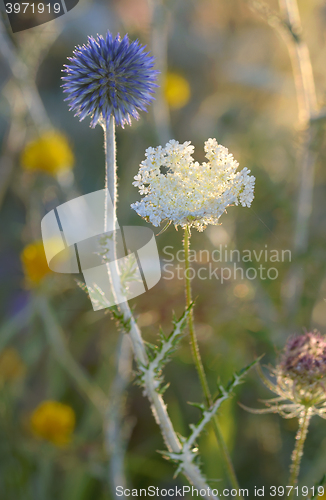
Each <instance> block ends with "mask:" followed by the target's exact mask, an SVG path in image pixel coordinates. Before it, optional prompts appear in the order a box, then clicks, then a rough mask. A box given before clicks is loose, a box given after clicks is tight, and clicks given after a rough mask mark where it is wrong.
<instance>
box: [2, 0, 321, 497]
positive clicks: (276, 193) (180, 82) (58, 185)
mask: <svg viewBox="0 0 326 500" xmlns="http://www.w3.org/2000/svg"><path fill="white" fill-rule="evenodd" d="M268 5H269V7H270V8H271V9H275V11H277V12H278V10H279V8H278V4H277V2H275V1H270V2H269V4H268ZM2 9H3V7H2ZM299 9H300V13H301V17H302V24H303V33H304V37H305V40H306V41H307V44H308V47H309V51H310V57H311V61H312V65H313V70H314V77H315V83H316V89H317V98H318V102H319V104H320V106H322V105H323V100H324V93H325V89H326V65H325V64H324V61H325V58H326V44H325V26H326V6H325V3H324V2H323V1H319V0H310V1H306V0H301V1H299ZM2 22H3V26H2V28H1V29H2V35H1V36H2V40H1V47H0V86H1V100H0V144H1V155H2V156H1V160H0V161H1V163H0V204H1V206H0V210H1V212H0V278H1V289H0V294H1V295H0V297H1V301H0V318H1V327H0V349H1V353H0V498H1V500H20V499H24V500H29V499H33V500H56V499H60V500H94V499H96V500H104V499H109V498H113V493H112V487H111V486H112V483H111V486H110V480H109V479H108V472H107V470H108V469H107V467H108V464H109V463H110V456H108V454H107V453H106V451H105V447H104V444H103V434H102V423H101V419H100V417H99V414H98V412H97V410H96V409H95V408H94V407H93V406H92V405H91V404H90V403H89V401H88V400H87V399H85V398H84V397H83V395H82V394H80V392H79V391H78V389H77V387H76V385H75V384H74V381H73V380H72V379H71V377H70V376H69V373H67V371H66V370H64V368H63V367H62V366H61V364H60V362H59V361H60V360H58V359H57V356H56V354H55V351H54V350H53V349H52V348H51V345H50V342H49V341H48V336H47V334H46V330H47V326H46V320H44V318H41V317H40V315H39V314H38V310H37V307H36V305H35V303H36V302H37V300H38V297H39V296H42V297H43V298H45V299H46V300H47V301H48V302H49V303H50V304H51V305H52V309H53V311H55V320H56V325H57V326H58V325H59V327H60V328H62V331H63V335H64V336H65V338H66V341H67V344H68V346H69V350H70V352H71V353H72V355H73V357H74V358H75V359H76V360H77V361H78V363H79V364H80V365H81V366H82V367H83V369H84V370H85V372H86V373H87V374H88V375H89V377H90V378H91V379H92V380H93V381H95V382H96V383H97V384H98V385H99V386H100V387H101V388H102V389H103V391H104V392H105V393H106V394H107V395H108V397H110V394H111V392H110V391H111V386H112V381H113V380H114V377H115V370H116V362H117V354H116V349H117V343H118V338H119V336H118V331H117V328H116V326H115V323H114V321H112V320H111V319H110V316H109V315H107V314H105V312H103V311H99V312H94V311H93V310H92V308H91V303H90V301H89V299H88V297H87V296H86V294H85V293H84V292H83V291H82V290H81V289H80V288H79V287H78V285H77V283H76V276H68V275H66V276H64V275H56V274H54V273H51V272H47V269H46V268H45V270H44V275H45V276H44V278H43V279H40V282H39V283H37V284H36V283H31V282H30V280H28V271H26V267H25V271H24V267H23V264H22V260H21V255H22V252H24V249H25V250H26V248H27V247H28V245H31V244H32V245H34V244H35V242H37V241H38V240H40V239H41V228H40V221H41V218H42V217H43V216H44V215H45V213H47V212H48V211H49V210H51V209H52V208H54V207H55V206H57V205H59V204H60V203H62V202H64V201H66V200H69V199H72V198H74V197H76V196H77V195H78V194H83V193H88V192H92V191H94V190H97V189H102V188H103V185H104V150H103V133H102V130H101V128H100V127H97V128H96V129H95V130H92V129H90V128H89V120H88V119H85V121H84V122H82V123H79V121H78V120H77V119H76V118H74V116H73V114H72V113H70V112H69V111H68V106H67V104H66V103H65V102H64V95H63V93H62V89H61V87H60V86H61V76H62V72H61V71H62V68H63V65H64V64H65V63H66V58H67V57H68V56H70V55H71V54H72V51H73V49H74V47H75V45H78V44H83V43H85V42H86V40H87V36H88V35H93V36H95V35H96V34H97V33H99V34H103V35H104V34H105V33H106V31H107V30H108V29H109V30H110V31H112V33H113V34H116V33H117V32H120V33H121V34H122V35H124V34H125V33H128V34H129V36H130V38H131V39H135V38H138V39H139V40H140V41H141V43H143V44H146V45H147V46H148V48H149V49H150V50H152V51H153V52H154V55H155V57H156V58H157V60H158V69H159V70H160V71H161V75H160V85H161V88H160V90H159V91H158V93H157V101H156V103H155V104H154V105H153V106H152V107H150V109H149V112H148V113H147V114H146V113H142V115H141V118H140V120H139V121H138V122H135V121H134V122H133V125H132V126H131V127H126V128H125V129H124V130H122V129H118V130H117V151H118V152H117V155H118V176H119V207H118V218H119V222H120V225H128V224H129V225H130V224H135V225H137V224H143V225H146V223H145V222H144V221H142V220H140V219H139V217H138V216H137V215H136V214H135V212H133V211H132V210H131V209H130V204H131V203H132V202H134V201H136V200H137V199H139V198H138V193H137V190H136V189H135V188H134V187H133V186H132V184H131V183H132V181H133V177H134V175H136V173H137V171H138V166H139V163H140V162H141V161H142V160H143V158H144V152H145V149H146V148H147V147H149V146H153V147H155V146H158V145H159V144H163V143H164V142H165V141H167V140H168V139H170V138H175V139H176V140H178V141H180V142H183V141H191V142H192V144H194V145H195V147H196V151H195V159H196V160H198V161H203V160H204V152H203V143H204V141H205V140H207V138H209V137H215V138H216V139H217V141H218V142H219V143H221V144H223V145H224V146H226V147H228V148H229V151H230V152H231V153H232V154H234V156H235V158H236V160H238V161H239V163H240V168H243V167H247V168H249V169H250V170H251V171H252V173H253V175H255V177H256V189H255V200H254V202H253V204H252V208H251V209H242V208H239V207H230V208H229V209H228V213H227V214H224V215H223V216H222V218H221V226H217V227H209V228H208V229H207V230H206V231H205V232H204V233H197V232H196V231H193V234H192V248H194V249H195V250H197V251H198V252H199V251H200V250H203V249H208V250H209V251H210V252H212V251H213V250H214V249H218V248H219V245H220V244H222V245H228V249H239V250H240V251H244V250H251V251H253V250H255V251H256V252H257V253H259V252H260V251H261V250H265V248H268V249H269V250H279V251H282V250H286V249H289V250H291V251H292V250H293V248H294V243H293V238H294V231H295V219H296V212H297V199H298V190H299V182H300V181H299V178H300V136H301V134H302V132H300V130H299V126H298V109H297V100H296V94H295V85H294V79H293V73H292V68H291V61H290V58H289V53H288V50H287V47H286V44H285V43H284V40H282V39H281V37H279V36H278V33H277V32H276V31H275V30H274V29H273V27H271V26H270V25H268V23H267V22H265V21H264V20H263V19H261V17H260V16H259V15H257V13H255V12H253V11H252V10H251V9H250V6H249V5H248V2H245V1H244V0H228V1H225V0H200V1H199V0H176V1H174V2H172V1H166V2H163V3H156V2H155V1H154V0H153V2H147V1H146V0H108V1H106V2H102V1H94V2H88V3H86V2H81V3H80V4H79V5H78V6H77V7H76V8H74V9H73V10H72V11H70V12H69V13H68V14H66V15H65V16H63V17H62V18H60V19H58V20H56V21H52V22H50V23H48V24H46V25H43V26H40V27H38V28H34V29H30V30H27V31H24V32H21V33H17V34H14V35H13V34H12V33H11V31H10V28H9V27H8V24H7V21H6V19H5V14H4V12H3V11H2ZM3 40H6V44H4V43H3ZM38 99H40V101H38ZM50 125H51V126H52V127H54V128H55V129H57V130H58V131H60V132H62V133H63V134H65V136H66V137H67V140H68V142H69V147H70V148H71V149H72V151H73V154H74V162H73V163H74V166H73V169H71V170H70V169H69V170H68V171H66V172H65V173H64V174H62V175H61V176H55V175H51V174H50V173H49V172H46V171H45V172H41V171H37V170H35V171H34V170H33V169H32V168H30V169H28V168H26V167H25V168H24V165H23V161H22V152H23V151H24V150H25V148H26V147H27V146H28V145H29V144H30V143H31V141H35V140H37V139H38V138H39V137H42V134H43V133H44V131H45V130H47V129H48V127H49V126H50ZM324 127H325V124H324V120H323V118H322V117H321V118H320V119H319V120H317V121H315V122H314V123H313V124H312V125H311V127H310V131H311V134H312V135H313V140H312V141H311V143H310V150H311V151H312V154H313V158H314V162H315V178H314V190H313V211H312V215H311V217H310V219H309V238H308V240H307V245H306V248H305V249H304V251H302V252H301V253H300V254H298V255H295V254H294V253H293V252H292V262H289V261H288V259H286V261H285V262H283V263H282V262H276V263H273V264H268V265H271V267H276V268H277V270H278V277H277V279H275V280H268V279H266V280H260V279H259V278H257V279H255V280H246V279H244V280H240V279H236V280H234V279H230V280H227V281H226V282H225V283H223V284H222V283H221V282H220V280H216V279H211V280H200V279H198V277H197V278H196V279H194V280H193V293H194V297H196V308H195V322H196V324H197V329H198V339H199V344H200V349H201V353H202V357H203V362H204V365H205V368H206V372H207V376H208V379H209V384H210V387H211V390H212V392H213V393H214V392H215V391H217V381H221V382H222V383H224V384H225V383H226V382H227V381H228V380H229V378H230V377H231V375H232V373H233V372H234V371H235V370H239V369H241V368H242V367H243V366H244V365H246V364H248V363H249V362H251V361H252V360H253V359H254V357H255V356H257V355H261V354H265V356H264V360H263V364H269V363H271V364H275V360H276V358H277V353H278V351H279V350H280V348H282V346H283V345H284V344H285V342H286V339H287V337H288V336H289V335H291V334H294V333H301V332H302V331H303V330H304V329H308V330H309V329H311V328H317V329H319V330H320V331H321V332H322V333H324V332H325V326H326V314H325V312H326V304H325V298H326V295H325V293H326V266H325V258H324V249H325V239H326V237H325V234H326V232H325V224H326V222H325V221H326V218H325V208H326V205H325V197H326V175H325V169H324V163H325V155H326V142H325V133H324ZM298 158H299V160H298ZM67 166H68V167H72V165H67ZM155 232H156V233H157V232H158V230H156V231H155ZM157 244H158V247H159V250H160V255H161V257H162V265H163V264H164V262H163V259H164V257H165V254H164V252H163V248H164V247H165V246H166V245H171V246H173V247H174V250H173V252H174V253H176V251H177V250H179V249H181V248H182V231H180V230H179V231H175V229H174V228H172V227H169V229H168V230H167V231H166V232H164V233H163V234H162V235H160V236H158V237H157ZM266 245H267V247H266ZM33 248H34V247H32V249H33ZM170 251H171V250H170ZM23 255H24V254H23ZM29 262H30V261H29ZM38 262H39V261H38ZM175 263H176V262H175ZM30 265H31V266H32V268H33V265H34V266H35V265H36V267H37V264H35V263H34V264H33V263H32V264H30ZM39 265H41V264H39ZM193 265H194V268H195V269H198V267H202V266H205V265H206V266H207V263H206V264H205V263H194V264H193ZM242 265H243V266H244V268H245V266H246V267H255V268H257V269H258V267H259V262H257V261H255V260H254V261H253V262H250V263H242ZM27 266H28V264H27ZM213 266H214V267H215V266H220V264H218V263H216V264H214V262H213ZM293 266H297V268H298V269H299V274H300V273H301V276H302V281H301V282H302V290H301V291H300V294H299V298H298V301H297V304H296V306H295V307H293V308H292V309H291V310H290V308H289V307H288V305H287V304H288V302H287V299H288V298H289V295H288V293H287V277H288V276H289V273H290V272H291V269H293ZM41 274H42V272H41ZM42 277H43V275H42ZM166 277H167V276H166V274H165V273H163V279H162V280H161V281H160V282H159V283H158V284H157V285H156V286H155V287H154V288H153V289H151V290H150V291H149V292H148V293H146V294H145V295H143V296H140V297H138V298H137V299H136V300H134V301H132V305H133V306H134V308H135V314H136V316H137V317H138V322H139V325H140V326H141V327H142V329H143V334H144V337H145V339H146V340H148V341H150V342H152V343H155V342H156V341H157V334H158V329H159V326H162V328H163V329H164V331H165V332H166V333H168V332H169V331H170V330H171V320H172V311H175V313H176V314H177V315H181V314H182V311H183V309H184V305H185V299H184V292H183V282H182V280H179V279H177V278H175V279H173V280H169V279H166ZM77 278H78V279H79V280H82V276H79V277H78V276H77ZM52 321H53V318H52V317H49V318H48V321H47V324H48V325H49V323H51V322H52ZM165 378H166V381H167V382H170V387H169V388H168V390H167V392H166V394H165V397H166V402H167V404H168V409H169V412H170V415H171V419H172V421H173V422H174V424H175V428H176V430H177V431H178V432H180V433H181V434H183V435H187V433H188V425H189V423H191V422H194V421H197V419H198V418H199V411H198V410H197V409H196V408H194V407H191V406H190V405H188V404H187V402H188V401H196V402H201V401H202V399H203V397H202V394H201V390H200V385H199V381H198V377H197V373H196V371H195V368H194V365H193V362H192V357H191V350H190V346H189V342H188V338H187V336H185V338H184V339H183V341H182V343H181V346H180V348H179V349H178V351H177V352H176V353H175V355H174V356H173V359H172V361H171V362H170V364H169V365H168V366H167V368H166V370H165ZM125 397H126V401H125V404H124V405H123V406H124V408H123V412H122V414H121V417H120V419H121V421H122V422H123V423H124V437H125V446H126V452H125V459H124V463H125V475H126V478H127V483H128V485H132V486H133V487H135V488H141V487H146V486H148V485H155V486H159V487H161V488H164V487H168V486H172V485H175V484H178V485H182V484H186V483H185V482H184V481H185V480H184V479H183V477H182V476H179V477H178V478H177V479H173V474H174V472H175V468H174V466H173V465H172V464H171V463H169V462H167V461H165V460H164V459H163V458H162V456H161V455H160V454H158V453H157V450H163V449H164V444H163V442H162V438H161V435H160V432H159V429H158V427H157V425H156V423H155V421H154V419H153V417H152V414H151V411H150V408H149V403H148V401H147V399H146V398H145V397H144V396H143V394H142V390H141V389H140V388H139V387H138V386H136V385H135V384H134V383H133V378H131V380H130V383H129V384H128V387H127V389H126V395H125ZM269 397H272V395H271V394H270V393H269V391H268V390H267V389H266V388H265V387H264V386H263V385H262V383H261V382H260V380H259V377H258V375H257V374H256V372H254V371H253V372H251V373H250V375H249V376H248V378H247V382H246V383H245V384H244V385H243V386H241V387H240V388H239V389H238V390H237V393H236V396H235V397H234V398H233V400H232V401H230V402H228V404H226V405H225V406H224V407H223V408H222V410H221V417H220V420H221V424H222V427H223V431H224V434H225V439H226V441H227V444H228V446H229V449H230V450H231V453H232V457H233V460H234V464H235V468H236V471H237V474H238V477H239V481H240V484H241V487H243V488H249V490H250V491H251V492H252V491H253V487H254V485H256V486H259V487H261V486H262V485H265V487H266V488H268V487H269V485H276V486H277V485H281V484H283V485H284V484H286V482H287V478H288V466H289V463H290V456H291V452H292V449H293V446H294V437H295V432H296V429H297V421H296V420H295V419H293V420H282V419H281V417H279V416H278V415H262V416H259V415H252V414H249V413H247V412H245V411H244V410H243V409H242V408H240V407H239V406H238V404H237V401H241V402H242V403H243V404H245V405H247V406H250V407H255V408H257V407H262V404H261V403H260V402H258V399H260V398H261V399H264V398H269ZM44 401H60V402H61V403H63V404H65V405H68V406H69V407H71V408H72V409H73V412H74V415H75V418H76V422H75V426H74V425H73V423H71V425H72V427H73V432H70V431H66V432H67V436H68V437H69V438H70V439H69V442H68V443H67V444H65V445H58V444H56V443H54V442H51V439H48V438H46V439H42V436H41V435H40V431H39V433H37V429H36V431H35V429H34V432H33V426H32V423H31V416H32V415H33V414H35V410H36V409H37V408H39V405H42V403H44ZM112 404H115V403H114V401H113V400H112ZM65 408H66V407H65ZM68 420H69V418H68ZM40 425H42V424H40ZM36 427H37V426H36ZM55 432H56V429H54V430H53V433H54V434H55ZM43 438H44V436H43ZM52 441H53V440H52ZM199 445H200V452H201V457H202V464H203V470H204V472H205V474H206V476H207V478H208V479H209V480H210V479H215V480H216V479H218V480H220V481H219V482H217V483H215V482H212V483H210V484H211V485H212V486H213V485H214V487H216V488H221V487H223V486H227V481H226V479H225V472H224V469H223V465H222V462H221V458H220V454H219V450H218V447H217V444H216V440H215V436H214V433H213V431H212V428H211V427H209V428H208V429H207V432H206V434H205V435H203V436H202V438H201V439H200V442H199ZM325 453H326V437H325V426H324V423H323V422H322V421H321V419H317V418H314V419H313V421H312V424H311V428H310V432H309V436H308V439H307V443H306V447H305V457H304V459H303V462H302V471H301V483H302V484H303V485H307V486H311V485H313V484H314V483H315V482H316V481H318V480H319V479H320V477H321V475H322V474H323V473H324V472H325ZM265 498H269V497H268V496H266V497H265Z"/></svg>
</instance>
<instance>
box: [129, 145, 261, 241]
mask: <svg viewBox="0 0 326 500" xmlns="http://www.w3.org/2000/svg"><path fill="white" fill-rule="evenodd" d="M193 152H194V146H192V145H191V144H190V142H184V143H183V144H179V142H178V141H174V140H171V141H169V142H168V143H167V144H166V146H165V148H163V147H162V146H158V147H157V148H148V149H147V150H146V153H145V156H146V159H145V160H144V161H142V162H141V164H140V168H139V172H138V174H137V175H136V176H135V177H134V179H135V182H133V185H134V186H136V187H137V188H138V189H139V193H140V194H141V195H144V197H143V198H142V200H141V201H137V202H136V203H133V204H132V205H131V208H133V209H134V210H135V211H136V212H137V213H138V215H140V216H141V217H143V218H144V219H146V220H148V221H149V222H151V223H152V224H153V225H154V226H159V225H160V224H161V222H162V221H163V220H168V221H170V222H172V223H173V224H174V225H175V226H178V225H180V226H182V227H185V226H190V227H195V228H196V229H198V231H203V230H204V229H205V228H206V226H207V225H208V224H215V225H216V224H218V221H219V218H220V217H221V215H222V214H223V212H224V211H225V209H226V207H228V206H229V205H231V204H234V205H238V204H239V203H240V204H241V205H242V206H243V207H250V205H251V202H252V200H253V198H254V184H255V177H253V176H252V175H249V173H250V170H248V169H247V168H244V169H243V170H241V171H240V172H236V170H237V168H238V166H239V164H238V162H236V161H235V160H234V158H233V155H231V154H229V152H228V150H227V148H225V147H223V146H221V145H219V144H217V141H216V139H208V140H207V141H206V142H205V153H206V158H207V159H208V162H207V163H206V162H204V163H203V164H202V165H200V164H199V163H198V162H195V161H194V159H193V157H192V153H193ZM162 169H163V171H162Z"/></svg>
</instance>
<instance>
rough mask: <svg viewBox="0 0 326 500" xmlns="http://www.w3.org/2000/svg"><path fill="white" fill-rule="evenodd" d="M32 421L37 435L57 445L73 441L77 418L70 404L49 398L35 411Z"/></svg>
mask: <svg viewBox="0 0 326 500" xmlns="http://www.w3.org/2000/svg"><path fill="white" fill-rule="evenodd" d="M30 421H31V427H32V430H33V432H34V434H35V435H36V436H38V437H40V438H42V439H45V440H47V441H50V442H51V443H53V444H55V445H56V446H63V445H65V444H67V443H69V442H70V441H71V435H72V433H73V431H74V428H75V423H76V418H75V412H74V410H73V409H72V408H71V407H70V406H68V405H66V404H63V403H59V402H58V401H50V400H48V401H43V403H41V404H40V405H39V406H38V407H37V408H36V409H35V410H34V411H33V413H32V415H31V420H30Z"/></svg>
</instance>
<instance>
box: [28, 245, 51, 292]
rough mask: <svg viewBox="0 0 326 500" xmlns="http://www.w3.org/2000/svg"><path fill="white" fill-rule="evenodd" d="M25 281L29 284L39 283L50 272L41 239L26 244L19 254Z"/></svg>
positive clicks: (33, 285)
mask: <svg viewBox="0 0 326 500" xmlns="http://www.w3.org/2000/svg"><path fill="white" fill-rule="evenodd" d="M20 258H21V261H22V264H23V270H24V274H25V277H26V281H27V283H28V285H29V286H31V287H35V286H37V285H39V284H40V283H41V282H42V281H43V279H44V278H45V277H46V276H47V275H48V274H50V273H51V272H52V271H51V270H50V268H49V266H48V263H47V261H46V257H45V252H44V245H43V242H42V241H34V242H33V243H30V244H29V245H27V246H26V247H25V248H24V249H23V251H22V253H21V255H20Z"/></svg>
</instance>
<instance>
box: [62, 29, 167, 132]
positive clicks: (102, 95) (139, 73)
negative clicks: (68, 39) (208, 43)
mask: <svg viewBox="0 0 326 500" xmlns="http://www.w3.org/2000/svg"><path fill="white" fill-rule="evenodd" d="M153 66H154V58H153V57H151V56H150V55H149V52H145V47H144V46H142V45H140V43H139V42H138V41H137V40H136V41H133V42H129V39H128V36H127V35H125V36H124V37H123V38H122V39H121V38H120V35H119V34H118V35H117V36H116V37H115V38H113V36H112V34H111V33H110V32H108V33H107V35H106V37H105V38H103V37H102V36H97V38H96V39H95V38H93V37H89V38H88V43H87V44H86V45H83V46H78V47H76V49H75V51H74V53H73V57H71V58H69V64H66V65H65V69H64V71H65V73H66V74H65V76H64V77H63V81H64V84H63V89H64V92H66V93H67V94H68V97H67V99H66V101H70V109H71V110H73V111H75V116H79V118H80V120H83V119H84V118H85V117H86V116H87V115H90V116H91V118H92V121H91V127H95V125H96V124H97V123H98V122H99V121H100V122H101V123H102V124H103V123H107V121H108V120H109V119H110V116H111V115H113V116H114V118H115V121H116V123H117V124H118V125H121V126H122V127H124V125H125V124H126V123H127V124H129V125H131V117H133V118H135V119H136V120H138V118H139V114H138V111H146V108H147V106H148V105H149V104H150V102H151V101H152V100H153V96H152V94H153V92H154V89H155V87H157V85H156V83H155V82H156V78H157V71H155V70H154V69H153Z"/></svg>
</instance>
